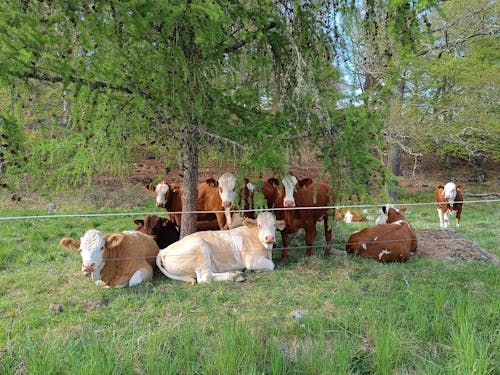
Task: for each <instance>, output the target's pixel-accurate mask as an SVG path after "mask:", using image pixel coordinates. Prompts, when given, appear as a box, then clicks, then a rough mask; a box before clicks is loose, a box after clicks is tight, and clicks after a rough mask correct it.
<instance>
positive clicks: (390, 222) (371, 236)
mask: <svg viewBox="0 0 500 375" xmlns="http://www.w3.org/2000/svg"><path fill="white" fill-rule="evenodd" d="M377 221H378V222H381V223H385V224H378V225H376V226H373V227H367V228H364V229H362V230H360V231H357V232H354V233H352V234H351V236H350V237H349V239H348V240H347V244H346V250H347V253H349V254H352V255H357V256H360V257H364V258H371V259H375V260H378V261H379V262H384V263H385V262H406V261H407V260H408V258H409V256H410V253H414V252H416V251H417V236H416V234H415V231H414V230H413V228H412V227H411V225H410V223H408V221H407V220H406V218H405V217H404V216H403V214H402V213H401V212H399V211H398V210H397V209H395V208H394V207H391V206H383V207H382V209H381V210H380V216H379V218H378V219H377Z"/></svg>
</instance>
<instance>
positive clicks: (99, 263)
mask: <svg viewBox="0 0 500 375" xmlns="http://www.w3.org/2000/svg"><path fill="white" fill-rule="evenodd" d="M59 243H60V244H61V245H62V246H64V247H65V248H66V249H68V250H70V251H77V250H79V251H80V255H81V257H82V272H83V274H84V275H85V276H88V275H90V274H92V280H94V281H95V283H96V285H99V286H103V287H117V288H121V287H124V286H127V285H128V286H134V285H137V284H140V283H141V282H143V281H146V280H151V279H152V277H153V267H154V265H155V258H156V255H158V252H159V251H160V249H159V248H158V245H157V244H156V242H155V240H154V239H153V238H152V237H150V236H147V235H145V234H143V233H141V232H136V231H127V232H121V233H110V234H104V233H102V232H100V231H98V230H96V229H90V230H88V231H87V232H85V234H84V236H83V237H82V238H81V239H80V240H77V239H74V238H63V239H62V240H61V241H60V242H59Z"/></svg>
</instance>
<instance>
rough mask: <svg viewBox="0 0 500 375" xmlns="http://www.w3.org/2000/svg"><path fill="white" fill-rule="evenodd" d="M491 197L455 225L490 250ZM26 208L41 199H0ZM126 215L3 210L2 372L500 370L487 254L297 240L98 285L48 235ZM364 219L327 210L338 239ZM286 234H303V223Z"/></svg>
mask: <svg viewBox="0 0 500 375" xmlns="http://www.w3.org/2000/svg"><path fill="white" fill-rule="evenodd" d="M409 198H412V197H409ZM412 199H414V201H424V199H422V197H416V198H415V197H413V198H412ZM76 206H78V205H76ZM79 207H80V209H81V212H90V211H92V210H91V209H87V210H84V209H82V206H79ZM499 207H500V206H499V204H498V203H496V204H494V203H491V204H468V205H465V206H464V212H463V219H462V227H461V228H460V229H459V232H460V233H461V234H462V235H464V236H465V237H467V238H469V239H471V240H474V241H475V242H477V243H478V244H479V245H481V246H482V247H484V248H486V249H488V250H489V251H491V252H493V253H495V254H496V255H497V256H499V255H500V251H499V248H498V244H497V243H498V240H499V235H498V229H497V224H496V223H497V222H498V220H499V219H500V212H499ZM111 210H112V211H114V212H117V208H111ZM135 210H137V211H138V212H139V211H140V212H145V211H148V210H151V211H154V209H153V208H152V207H139V208H135ZM371 211H372V212H370V214H371V215H372V216H374V215H375V209H373V210H371ZM68 212H70V211H69V210H68ZM59 213H62V212H59ZM31 214H45V211H44V210H42V209H40V210H27V209H24V210H22V211H21V210H12V209H10V210H7V209H5V210H0V216H2V217H5V216H10V215H31ZM407 218H408V219H409V220H410V222H411V223H412V224H413V226H414V227H415V229H417V230H418V229H424V228H429V227H437V214H436V210H435V208H434V206H410V207H409V212H408V214H407ZM134 219H135V217H134V216H130V217H129V216H125V217H121V216H116V217H106V218H103V217H91V218H69V219H68V218H59V219H55V218H54V219H24V220H10V221H7V222H0V224H1V225H0V373H2V374H16V373H30V374H60V373H71V374H262V373H265V374H285V373H286V374H351V373H352V374H497V373H499V372H500V364H499V363H500V356H499V353H500V331H499V328H500V325H499V322H500V316H499V315H500V298H499V276H498V275H499V267H498V266H496V265H492V264H486V263H479V262H470V263H469V262H459V261H441V260H433V259H425V258H422V257H420V258H412V259H410V261H409V262H407V263H405V264H386V265H384V264H379V263H376V262H372V261H369V260H364V259H359V258H351V257H348V256H346V255H335V256H332V257H330V258H324V257H323V256H322V255H321V254H322V251H323V249H322V248H321V247H319V248H317V249H315V254H317V255H316V256H314V257H311V258H304V254H305V249H303V248H298V249H295V250H291V252H290V255H291V260H290V262H289V263H287V264H284V265H283V264H279V265H277V269H276V270H275V271H274V272H269V273H257V274H255V273H250V274H248V275H247V281H246V282H244V283H211V284H207V285H195V286H192V287H191V286H188V285H187V284H184V283H181V282H177V281H173V280H169V279H167V278H165V277H164V276H162V275H160V274H159V273H157V274H155V278H154V280H153V281H152V282H150V283H144V284H141V285H139V286H137V287H134V288H125V289H100V288H97V287H96V286H95V285H94V284H93V283H92V282H91V281H90V280H89V279H88V278H85V277H83V276H82V275H81V273H80V258H79V256H78V254H74V253H70V252H67V251H66V250H64V249H63V248H62V247H60V246H59V245H58V242H59V240H60V239H61V238H62V237H66V236H72V237H79V236H81V235H82V234H83V232H84V231H85V230H86V229H88V228H99V229H101V230H103V231H114V230H125V229H132V228H133V226H134V224H133V220H134ZM365 225H367V224H363V223H362V224H353V225H346V224H344V223H337V225H336V229H335V235H334V236H335V238H334V242H335V243H336V244H337V245H336V247H338V248H342V245H343V244H344V243H345V240H346V239H347V237H348V236H349V234H350V233H351V232H352V231H354V230H357V229H359V228H362V227H364V226H365ZM318 228H320V227H319V226H318ZM278 237H279V236H278ZM291 238H292V245H293V246H296V247H301V246H302V245H303V234H301V233H299V234H296V235H293V236H292V237H291ZM321 240H322V230H320V229H318V236H317V242H318V243H319V242H321ZM279 246H280V244H279V243H278V247H279ZM279 256H280V254H279V252H276V253H275V254H274V257H275V259H278V258H279Z"/></svg>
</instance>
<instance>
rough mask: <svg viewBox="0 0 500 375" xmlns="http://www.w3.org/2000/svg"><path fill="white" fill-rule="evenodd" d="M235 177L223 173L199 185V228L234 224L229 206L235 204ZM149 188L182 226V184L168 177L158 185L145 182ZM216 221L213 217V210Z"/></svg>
mask: <svg viewBox="0 0 500 375" xmlns="http://www.w3.org/2000/svg"><path fill="white" fill-rule="evenodd" d="M235 186H236V177H235V176H233V175H232V174H231V173H224V174H223V175H222V176H221V177H220V178H219V180H218V181H215V180H214V179H208V180H207V181H204V182H201V183H200V184H199V185H198V210H199V211H207V213H199V214H198V221H199V223H198V224H197V230H210V229H227V228H230V227H232V226H233V225H232V219H231V213H230V210H231V209H232V208H233V206H234V198H235V195H236V193H235ZM146 187H147V188H148V190H150V191H153V192H154V193H155V194H156V206H157V207H163V208H165V209H166V210H167V211H168V212H174V213H172V214H170V216H171V217H172V220H173V221H174V222H175V224H177V226H178V227H179V228H180V226H181V218H182V216H181V215H182V214H181V213H180V212H182V192H183V189H184V188H183V186H182V185H170V184H169V183H168V182H166V181H165V180H163V181H160V182H159V183H158V184H156V185H151V184H148V185H146ZM214 211H216V212H215V217H216V220H217V221H214V220H211V218H212V217H213V213H212V212H214Z"/></svg>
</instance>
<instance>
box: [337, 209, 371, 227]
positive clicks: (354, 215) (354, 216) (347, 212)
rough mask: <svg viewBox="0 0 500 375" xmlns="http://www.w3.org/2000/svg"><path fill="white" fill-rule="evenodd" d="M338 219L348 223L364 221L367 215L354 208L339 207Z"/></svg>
mask: <svg viewBox="0 0 500 375" xmlns="http://www.w3.org/2000/svg"><path fill="white" fill-rule="evenodd" d="M335 219H336V220H343V221H344V222H345V223H346V224H349V223H352V222H363V221H367V218H366V216H365V215H363V214H361V213H360V212H359V211H357V210H354V209H352V208H339V209H337V210H336V212H335Z"/></svg>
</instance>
